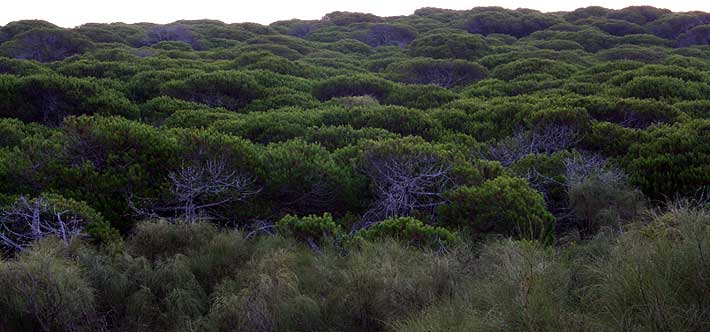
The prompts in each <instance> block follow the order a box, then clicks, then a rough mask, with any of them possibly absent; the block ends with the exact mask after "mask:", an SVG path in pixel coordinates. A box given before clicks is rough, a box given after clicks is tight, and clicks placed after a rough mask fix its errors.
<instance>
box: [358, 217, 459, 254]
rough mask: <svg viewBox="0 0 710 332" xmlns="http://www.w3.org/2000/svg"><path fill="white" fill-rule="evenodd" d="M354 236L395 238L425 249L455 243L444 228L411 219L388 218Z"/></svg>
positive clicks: (450, 233)
mask: <svg viewBox="0 0 710 332" xmlns="http://www.w3.org/2000/svg"><path fill="white" fill-rule="evenodd" d="M356 236H359V237H362V238H363V239H367V240H375V239H382V238H387V237H391V238H395V239H398V240H401V241H403V242H404V243H408V244H412V245H415V246H421V247H427V248H439V247H440V246H442V245H451V244H453V243H454V242H456V241H457V238H456V235H455V234H454V233H452V232H450V231H448V230H446V229H445V228H442V227H434V226H430V225H426V224H424V223H423V222H421V221H420V220H417V219H414V218H411V217H397V218H390V219H386V220H383V221H381V222H378V223H376V224H374V225H372V226H370V227H368V228H367V229H363V230H361V231H359V232H358V233H357V235H356Z"/></svg>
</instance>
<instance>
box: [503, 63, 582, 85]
mask: <svg viewBox="0 0 710 332" xmlns="http://www.w3.org/2000/svg"><path fill="white" fill-rule="evenodd" d="M574 71H575V67H574V66H572V65H570V64H567V63H564V62H561V61H555V60H547V59H523V60H516V61H513V62H510V63H507V64H504V65H500V66H498V67H496V68H495V69H494V70H493V72H492V73H491V76H493V77H495V78H499V79H503V80H512V79H515V78H518V77H521V76H524V75H529V74H549V75H552V76H553V77H555V78H566V77H569V76H570V75H571V74H572V73H573V72H574Z"/></svg>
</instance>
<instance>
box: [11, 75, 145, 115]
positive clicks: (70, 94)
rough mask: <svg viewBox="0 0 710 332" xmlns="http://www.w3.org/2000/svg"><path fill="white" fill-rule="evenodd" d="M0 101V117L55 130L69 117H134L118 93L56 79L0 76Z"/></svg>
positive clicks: (89, 83)
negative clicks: (36, 123) (97, 115)
mask: <svg viewBox="0 0 710 332" xmlns="http://www.w3.org/2000/svg"><path fill="white" fill-rule="evenodd" d="M0 99H1V100H0V115H2V116H4V117H13V118H18V119H20V120H22V121H25V122H40V123H43V124H45V125H47V126H57V125H59V124H61V123H62V121H63V119H64V118H65V117H67V116H70V115H84V114H86V115H90V114H103V115H122V116H125V117H135V116H136V113H137V112H136V111H137V108H136V107H135V105H133V104H132V103H131V102H130V101H129V100H128V99H127V98H126V97H125V96H124V95H123V93H121V92H119V91H116V90H113V89H109V88H106V87H105V86H103V85H101V84H99V82H97V81H95V80H91V79H79V78H71V77H61V76H58V75H37V76H27V77H21V78H16V77H13V76H0Z"/></svg>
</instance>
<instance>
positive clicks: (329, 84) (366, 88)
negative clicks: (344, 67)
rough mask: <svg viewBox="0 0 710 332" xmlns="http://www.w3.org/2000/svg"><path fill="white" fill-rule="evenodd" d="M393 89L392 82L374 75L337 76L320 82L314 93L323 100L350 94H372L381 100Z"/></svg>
mask: <svg viewBox="0 0 710 332" xmlns="http://www.w3.org/2000/svg"><path fill="white" fill-rule="evenodd" d="M391 89H392V83H391V82H389V81H387V80H385V79H382V78H379V77H377V76H374V75H353V76H336V77H333V78H329V79H327V80H325V81H322V82H320V83H318V84H317V85H316V86H315V87H314V89H313V95H314V96H316V98H318V99H320V100H321V101H326V100H329V99H331V98H334V97H348V96H372V97H375V98H377V99H378V100H380V101H381V100H383V99H384V98H385V96H387V95H388V94H389V92H390V90H391Z"/></svg>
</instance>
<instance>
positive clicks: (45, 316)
mask: <svg viewBox="0 0 710 332" xmlns="http://www.w3.org/2000/svg"><path fill="white" fill-rule="evenodd" d="M60 248H61V247H60V246H58V245H57V244H56V243H55V242H54V241H44V242H42V243H40V244H38V245H37V246H36V247H34V248H32V250H30V251H28V252H25V253H23V254H21V255H20V256H19V257H17V258H16V259H15V260H13V261H0V286H1V287H2V289H3V292H2V294H0V308H2V311H3V315H2V318H0V324H1V325H2V326H3V327H5V328H9V329H12V330H34V331H71V330H73V331H96V329H100V328H101V325H100V316H99V313H98V312H97V311H96V310H95V300H94V290H93V288H92V287H91V285H90V284H89V283H88V282H87V280H86V279H84V277H83V275H82V270H81V269H80V268H79V266H77V264H75V263H74V262H71V261H70V260H68V259H65V258H64V257H62V256H63V252H62V249H60Z"/></svg>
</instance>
